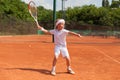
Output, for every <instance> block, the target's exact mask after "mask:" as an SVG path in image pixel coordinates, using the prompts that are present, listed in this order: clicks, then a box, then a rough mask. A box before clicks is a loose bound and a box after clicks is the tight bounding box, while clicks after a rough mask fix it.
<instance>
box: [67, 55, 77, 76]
mask: <svg viewBox="0 0 120 80" xmlns="http://www.w3.org/2000/svg"><path fill="white" fill-rule="evenodd" d="M66 65H67V71H68V73H70V74H75V72H74V71H73V70H72V68H71V61H70V57H66Z"/></svg>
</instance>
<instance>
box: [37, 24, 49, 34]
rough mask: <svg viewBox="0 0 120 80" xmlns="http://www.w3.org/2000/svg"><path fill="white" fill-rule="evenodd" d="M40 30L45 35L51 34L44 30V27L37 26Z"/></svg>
mask: <svg viewBox="0 0 120 80" xmlns="http://www.w3.org/2000/svg"><path fill="white" fill-rule="evenodd" d="M37 27H38V29H39V30H41V31H43V32H44V33H45V34H51V33H50V32H49V31H48V30H46V29H44V28H43V27H42V26H40V25H38V24H37Z"/></svg>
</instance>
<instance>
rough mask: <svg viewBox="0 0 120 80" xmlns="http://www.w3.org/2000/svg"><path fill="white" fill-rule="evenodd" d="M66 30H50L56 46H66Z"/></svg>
mask: <svg viewBox="0 0 120 80" xmlns="http://www.w3.org/2000/svg"><path fill="white" fill-rule="evenodd" d="M68 32H69V31H68V30H66V29H62V30H60V31H58V30H57V29H54V30H50V33H51V34H53V35H54V41H55V45H57V46H66V35H67V34H68Z"/></svg>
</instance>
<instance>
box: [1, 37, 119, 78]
mask: <svg viewBox="0 0 120 80" xmlns="http://www.w3.org/2000/svg"><path fill="white" fill-rule="evenodd" d="M67 42H68V50H69V53H70V56H71V62H72V68H73V70H74V71H75V72H76V74H75V75H71V74H68V73H66V62H65V60H64V59H63V58H62V56H60V57H59V59H58V62H57V68H56V69H57V70H56V72H57V75H56V76H51V75H50V70H51V67H52V60H53V54H54V44H53V43H52V37H51V36H49V35H31V36H0V80H120V39H116V38H114V37H111V38H101V37H94V38H93V37H83V38H78V37H75V36H68V37H67Z"/></svg>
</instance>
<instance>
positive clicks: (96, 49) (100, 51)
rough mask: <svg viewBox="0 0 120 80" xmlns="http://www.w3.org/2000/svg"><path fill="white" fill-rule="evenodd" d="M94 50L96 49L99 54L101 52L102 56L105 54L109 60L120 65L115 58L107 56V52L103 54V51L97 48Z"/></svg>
mask: <svg viewBox="0 0 120 80" xmlns="http://www.w3.org/2000/svg"><path fill="white" fill-rule="evenodd" d="M94 49H96V50H97V51H98V52H100V53H101V54H103V55H104V56H106V57H107V58H109V59H111V60H112V61H114V62H116V63H118V64H120V61H118V60H116V59H114V58H113V57H111V56H109V55H107V54H106V53H105V52H103V51H101V50H99V49H97V48H94Z"/></svg>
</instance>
